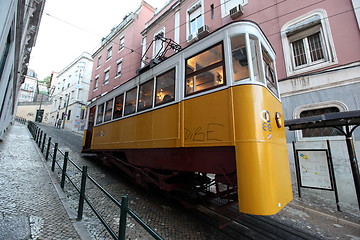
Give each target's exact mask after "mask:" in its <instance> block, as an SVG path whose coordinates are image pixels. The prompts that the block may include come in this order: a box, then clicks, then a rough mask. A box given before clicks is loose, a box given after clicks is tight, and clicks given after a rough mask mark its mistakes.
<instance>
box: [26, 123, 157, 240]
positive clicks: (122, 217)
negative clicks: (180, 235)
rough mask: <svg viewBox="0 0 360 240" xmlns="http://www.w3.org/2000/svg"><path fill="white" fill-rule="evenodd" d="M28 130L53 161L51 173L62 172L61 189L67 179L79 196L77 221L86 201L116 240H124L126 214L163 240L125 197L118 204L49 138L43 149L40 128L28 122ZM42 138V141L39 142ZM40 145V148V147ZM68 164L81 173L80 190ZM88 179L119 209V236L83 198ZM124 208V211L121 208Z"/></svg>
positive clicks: (80, 217)
mask: <svg viewBox="0 0 360 240" xmlns="http://www.w3.org/2000/svg"><path fill="white" fill-rule="evenodd" d="M28 129H29V131H30V133H31V134H32V136H33V139H34V141H35V142H36V143H38V146H39V148H40V149H41V151H42V153H44V150H46V156H51V158H52V159H53V163H52V171H54V169H55V164H56V165H58V167H59V168H60V170H61V171H62V176H61V188H62V189H63V188H64V184H65V179H68V180H69V181H70V183H71V185H72V186H74V188H75V189H76V191H77V192H78V193H79V194H80V202H79V209H78V218H77V220H78V221H80V220H81V219H82V208H83V203H82V201H86V203H87V204H88V205H89V206H90V208H91V210H92V211H93V212H94V213H95V215H96V216H97V217H98V219H99V220H100V222H101V223H102V224H103V225H104V227H105V228H106V230H107V231H108V232H109V234H110V235H111V236H112V237H113V238H114V239H116V240H118V239H125V228H126V214H127V213H128V214H129V215H130V216H131V217H132V218H133V219H134V220H135V221H136V222H138V223H139V224H140V225H141V226H142V227H143V228H144V229H145V230H146V231H147V232H148V233H149V234H150V235H151V236H152V237H154V239H157V240H163V238H162V237H161V236H160V235H159V234H157V233H156V232H155V231H154V230H153V229H152V228H151V227H149V226H148V225H147V224H146V223H145V222H144V221H143V220H142V219H141V218H140V217H139V216H138V215H137V214H136V213H135V212H133V211H132V210H131V209H130V208H128V206H127V196H123V197H122V202H121V203H120V202H119V201H118V200H117V199H116V198H114V197H113V196H112V195H111V194H110V193H109V192H108V191H107V190H106V189H105V188H103V187H102V186H101V185H100V184H99V183H98V182H97V181H96V180H95V179H94V178H92V177H91V176H89V175H87V167H86V166H84V167H83V169H81V168H80V167H79V166H78V165H77V164H76V163H75V162H74V161H72V160H71V159H70V158H69V157H68V152H63V151H62V150H61V149H59V148H58V144H57V143H52V142H51V138H49V140H48V144H47V147H45V139H46V134H44V136H42V134H43V132H42V130H40V128H39V127H38V126H37V125H36V124H35V123H33V122H30V121H29V122H28ZM42 138H43V140H41V139H42ZM41 144H42V146H41ZM50 146H51V147H52V148H53V149H54V152H53V153H50V149H49V147H50ZM57 153H60V156H63V157H64V162H63V166H61V164H60V163H59V162H58V161H57V158H58V155H57ZM46 160H47V158H46ZM68 162H70V163H71V164H72V165H73V166H74V167H75V168H76V169H77V170H78V171H80V172H81V173H82V176H83V177H82V181H81V189H79V187H77V186H76V184H75V183H74V182H73V180H72V179H71V178H70V176H68V174H67V173H66V170H67V169H66V168H67V163H68ZM87 178H88V179H89V180H90V181H91V182H92V183H93V184H94V185H95V186H96V187H97V188H98V189H100V191H101V192H102V193H103V194H105V196H106V197H108V198H109V199H110V200H111V201H112V202H113V203H115V204H116V205H117V206H118V207H119V208H120V209H121V215H120V224H119V225H120V226H119V235H118V236H117V235H116V233H115V232H114V230H113V229H112V228H111V227H110V226H109V224H108V223H107V222H106V220H105V219H104V218H103V217H102V216H101V214H100V213H99V212H98V211H97V209H96V208H95V206H94V205H93V204H92V203H91V201H90V200H89V199H88V198H87V197H86V196H85V184H86V179H87ZM123 207H125V209H124V208H123Z"/></svg>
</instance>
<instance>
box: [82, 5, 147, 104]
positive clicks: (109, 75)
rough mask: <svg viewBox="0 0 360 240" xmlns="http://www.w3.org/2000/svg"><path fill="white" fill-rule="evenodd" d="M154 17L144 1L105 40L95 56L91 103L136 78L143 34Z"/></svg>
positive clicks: (90, 93) (90, 94)
mask: <svg viewBox="0 0 360 240" xmlns="http://www.w3.org/2000/svg"><path fill="white" fill-rule="evenodd" d="M153 14H154V8H153V7H151V6H150V5H149V4H147V3H146V2H145V1H143V2H142V3H141V6H140V7H139V8H138V9H137V10H136V11H134V12H132V13H130V14H128V15H127V16H125V17H124V18H123V21H122V22H121V23H120V24H119V25H118V26H116V27H115V28H114V29H113V30H112V31H111V33H110V34H109V35H107V36H106V37H104V38H103V39H102V42H101V47H100V48H99V49H97V51H95V53H94V54H93V59H94V66H93V71H92V77H91V79H92V81H91V86H90V92H89V101H91V100H93V99H94V98H96V97H99V96H101V95H102V94H104V93H106V92H109V91H111V90H112V89H114V88H116V87H117V86H119V85H121V84H123V83H124V82H126V81H127V80H129V79H131V78H133V77H135V76H136V71H137V70H138V69H139V68H140V65H141V64H140V60H141V49H142V46H141V34H140V33H141V31H142V30H143V29H144V27H145V23H146V21H148V20H149V19H150V18H151V17H152V16H153Z"/></svg>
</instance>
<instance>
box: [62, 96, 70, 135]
mask: <svg viewBox="0 0 360 240" xmlns="http://www.w3.org/2000/svg"><path fill="white" fill-rule="evenodd" d="M65 96H67V100H66V107H65V114H64V121H63V123H62V124H63V125H62V129H64V127H65V121H66V118H67V117H68V106H69V99H70V93H69V94H65Z"/></svg>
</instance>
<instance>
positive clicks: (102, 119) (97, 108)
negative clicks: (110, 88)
mask: <svg viewBox="0 0 360 240" xmlns="http://www.w3.org/2000/svg"><path fill="white" fill-rule="evenodd" d="M104 105H105V103H101V104H99V105H97V106H96V118H95V123H96V125H99V124H102V123H104V110H105V106H104ZM100 106H102V116H101V120H100V121H98V119H99V110H100Z"/></svg>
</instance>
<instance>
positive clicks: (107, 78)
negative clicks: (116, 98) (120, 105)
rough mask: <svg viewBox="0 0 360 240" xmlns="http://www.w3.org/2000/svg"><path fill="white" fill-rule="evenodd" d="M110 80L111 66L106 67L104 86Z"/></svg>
mask: <svg viewBox="0 0 360 240" xmlns="http://www.w3.org/2000/svg"><path fill="white" fill-rule="evenodd" d="M109 81H110V68H108V69H106V70H105V71H104V81H103V86H104V85H106V84H108V83H109Z"/></svg>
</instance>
